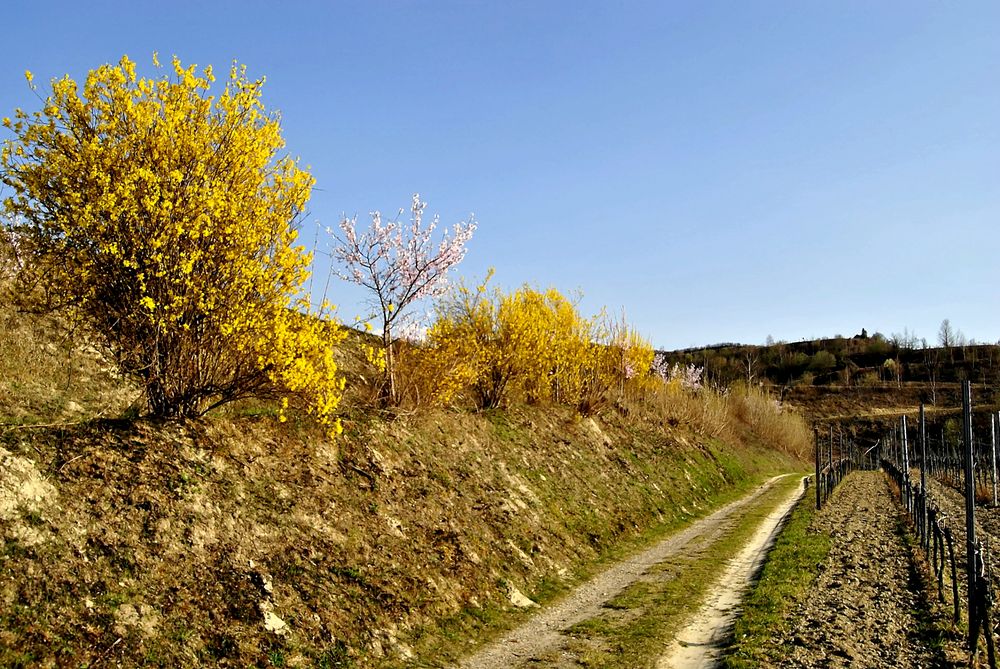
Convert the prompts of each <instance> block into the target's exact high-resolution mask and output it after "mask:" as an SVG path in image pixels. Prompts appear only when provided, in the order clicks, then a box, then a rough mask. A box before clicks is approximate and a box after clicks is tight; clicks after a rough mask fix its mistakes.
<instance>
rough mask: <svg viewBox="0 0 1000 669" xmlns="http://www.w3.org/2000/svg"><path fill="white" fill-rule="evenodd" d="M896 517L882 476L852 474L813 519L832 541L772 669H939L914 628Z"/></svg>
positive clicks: (917, 600)
mask: <svg viewBox="0 0 1000 669" xmlns="http://www.w3.org/2000/svg"><path fill="white" fill-rule="evenodd" d="M900 523H901V519H900V514H899V511H898V507H896V506H895V503H894V502H893V500H892V498H891V496H890V491H889V486H888V483H887V478H886V476H885V475H884V474H882V473H881V472H856V473H854V474H852V475H851V476H849V477H848V478H847V479H846V480H845V481H844V482H843V483H842V484H841V485H840V486H839V487H838V488H837V490H836V491H835V493H834V495H833V496H832V497H831V498H830V500H829V502H828V503H827V505H826V506H825V507H824V508H823V510H822V511H821V512H820V513H819V514H817V516H816V518H815V520H814V525H813V526H814V528H815V529H816V530H817V531H820V532H826V533H829V534H830V535H831V537H832V538H833V543H832V545H831V549H830V553H829V555H828V556H827V558H826V560H825V561H824V562H823V564H822V566H821V568H820V575H819V577H818V578H817V580H816V582H815V583H814V584H813V586H812V587H811V588H810V589H809V591H808V593H807V594H806V596H805V597H804V598H803V600H802V601H800V602H798V603H797V604H796V605H795V606H794V607H793V608H792V610H791V612H790V615H788V616H787V620H789V621H790V625H789V626H788V627H789V632H788V633H787V634H786V635H784V636H783V638H779V639H775V640H774V645H775V646H776V647H780V646H782V645H784V646H786V647H789V648H791V650H790V652H787V653H785V654H784V656H783V657H780V658H775V661H774V663H773V664H770V665H768V664H765V665H764V666H774V667H805V668H809V669H813V668H819V667H824V668H826V667H932V666H945V665H944V664H943V662H942V658H941V657H940V655H939V654H938V653H936V652H935V651H934V650H933V649H932V648H930V647H929V645H928V643H927V641H926V640H925V638H923V632H922V629H921V621H922V617H925V616H926V613H922V612H923V611H925V609H926V602H924V601H923V600H922V598H921V595H920V588H919V583H918V581H917V575H916V573H915V571H914V568H913V562H912V556H911V554H910V549H909V548H908V547H907V545H906V544H905V543H904V541H903V538H902V537H901V535H900V531H899V528H900Z"/></svg>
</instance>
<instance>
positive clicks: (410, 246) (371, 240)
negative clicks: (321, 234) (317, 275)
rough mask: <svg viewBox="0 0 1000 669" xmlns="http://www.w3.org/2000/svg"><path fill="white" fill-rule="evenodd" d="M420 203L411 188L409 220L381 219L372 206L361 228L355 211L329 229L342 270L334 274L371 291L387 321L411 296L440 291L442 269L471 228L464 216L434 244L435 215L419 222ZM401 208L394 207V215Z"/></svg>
mask: <svg viewBox="0 0 1000 669" xmlns="http://www.w3.org/2000/svg"><path fill="white" fill-rule="evenodd" d="M426 207H427V203H426V202H421V200H420V195H419V193H415V194H414V195H413V204H412V206H411V207H410V223H409V225H406V224H404V223H402V222H401V221H400V220H399V217H397V218H396V219H395V220H391V221H384V220H383V219H382V214H381V212H378V211H373V212H371V214H370V215H371V219H372V224H371V227H370V228H369V229H368V230H367V231H365V232H363V233H361V234H359V233H358V231H357V217H356V216H355V217H353V218H346V217H345V218H344V219H343V220H342V221H341V222H340V231H341V234H340V235H335V239H336V241H337V245H336V246H335V247H334V250H333V251H334V257H336V258H337V259H339V260H340V261H341V262H343V263H344V265H345V266H346V267H347V272H346V273H345V272H338V274H339V275H340V276H341V278H343V279H346V280H348V281H352V282H354V283H357V284H359V285H362V286H364V287H366V288H368V289H369V290H371V291H373V292H374V293H375V295H376V296H377V298H378V301H379V303H380V304H379V306H380V307H381V309H382V311H383V313H384V314H386V315H387V316H388V319H387V320H389V321H392V320H394V319H395V314H398V313H399V312H400V311H402V310H403V309H404V308H405V307H406V306H407V305H408V304H410V303H411V302H413V301H414V300H419V299H421V298H425V297H435V296H437V295H440V294H441V293H442V292H444V290H445V289H446V287H447V275H448V270H449V269H451V268H452V267H454V266H455V265H457V264H458V263H459V262H461V261H462V259H463V258H464V257H465V252H466V249H465V245H466V243H468V241H469V240H470V239H471V238H472V233H473V232H475V230H476V223H475V220H474V219H473V218H471V217H470V219H469V221H468V222H465V221H463V222H460V223H456V224H455V226H454V227H453V228H452V230H451V232H450V234H449V233H448V232H445V233H444V235H442V237H441V239H440V241H439V242H437V244H436V245H435V242H434V241H433V235H434V231H435V229H436V228H437V226H438V224H439V218H438V217H437V216H434V217H433V218H432V219H431V222H430V223H429V224H428V225H426V226H424V223H423V216H424V209H425V208H426ZM402 214H403V210H402V209H400V210H399V216H402ZM328 232H332V231H330V230H329V229H328Z"/></svg>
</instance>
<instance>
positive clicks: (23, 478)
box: [0, 319, 794, 667]
mask: <svg viewBox="0 0 1000 669" xmlns="http://www.w3.org/2000/svg"><path fill="white" fill-rule="evenodd" d="M5 322H6V323H7V327H8V330H7V334H8V335H11V333H13V334H14V335H16V336H14V337H11V336H8V337H7V340H6V341H0V346H6V348H5V349H4V351H5V352H7V351H10V352H11V353H10V354H9V355H5V357H4V359H3V361H2V364H3V365H4V375H3V376H2V377H0V423H2V424H3V426H0V449H2V450H0V538H2V544H0V666H45V665H55V666H96V665H99V664H106V663H112V664H120V665H121V666H142V665H146V666H169V667H175V666H201V665H208V664H219V665H230V666H247V665H255V666H296V665H298V666H331V667H332V666H359V667H361V666H383V667H384V666H397V665H410V666H412V665H414V664H415V665H418V666H440V665H444V664H446V663H447V661H448V660H449V659H450V658H454V657H457V656H459V655H461V654H463V653H464V652H467V651H468V650H469V649H470V648H471V647H472V646H473V645H474V644H476V643H478V642H480V641H482V640H483V639H485V638H488V637H489V636H490V635H492V634H495V633H496V632H497V631H499V630H500V629H502V628H503V627H505V626H509V625H510V624H512V623H513V622H516V620H517V619H519V618H520V617H523V616H524V615H526V614H525V613H524V612H523V611H520V610H518V609H517V608H516V607H514V606H513V605H512V604H511V603H510V601H509V599H508V594H509V592H510V590H511V588H516V589H518V590H519V591H521V592H523V593H524V594H526V595H528V596H530V597H533V598H535V599H537V600H546V599H551V598H552V597H556V596H558V594H559V593H561V592H564V591H565V590H566V589H567V588H569V587H570V586H571V585H572V584H573V583H575V582H577V581H578V580H579V579H581V578H583V577H585V576H586V575H587V574H589V573H592V572H593V570H594V569H595V568H596V566H595V565H597V564H599V563H600V561H601V560H605V561H607V560H610V559H613V558H615V557H616V556H620V555H622V554H623V553H624V552H627V551H628V550H631V549H634V548H636V547H638V546H639V545H641V544H643V543H648V542H649V541H650V540H652V539H653V538H655V537H656V536H658V535H660V534H662V533H663V532H665V531H667V530H669V529H671V528H676V527H679V526H680V525H682V524H684V523H686V522H688V521H690V519H691V518H692V517H694V516H695V515H699V514H701V513H704V512H705V511H707V510H708V509H709V508H710V507H711V506H713V505H715V504H718V503H721V502H723V501H726V500H728V499H731V498H733V497H734V496H735V495H737V494H738V493H739V491H741V490H743V489H746V488H748V487H749V486H750V485H752V484H754V483H756V482H757V481H759V480H761V479H763V478H765V477H766V476H768V475H770V474H771V473H773V472H775V471H778V470H787V469H789V468H792V467H794V465H793V464H792V463H790V462H789V461H788V460H787V458H785V457H784V456H781V455H779V454H777V453H776V452H775V451H773V450H770V449H767V448H764V447H762V446H761V445H760V444H759V443H758V438H757V437H756V436H755V435H753V434H751V433H750V431H749V430H748V428H746V427H745V425H743V424H742V423H740V422H739V421H735V423H736V424H731V425H729V427H728V429H727V430H726V434H727V435H728V436H727V443H723V442H721V441H719V440H717V439H711V438H708V437H704V436H699V433H698V431H696V430H694V429H693V428H691V427H690V426H689V424H687V423H685V422H684V421H677V420H673V419H671V420H656V419H654V418H652V417H649V416H647V417H645V418H643V417H639V416H638V415H637V414H636V413H633V414H632V415H631V416H629V417H625V416H622V415H620V414H618V413H614V412H612V413H609V414H608V415H606V416H604V417H603V418H600V419H596V420H595V419H581V418H579V417H577V416H576V415H575V414H574V413H573V412H571V411H568V410H565V409H560V408H550V409H537V408H515V409H513V410H510V411H507V412H494V413H485V414H465V413H458V412H443V411H441V412H422V413H418V414H415V415H412V416H404V417H399V418H397V419H396V420H394V421H391V422H386V421H381V420H376V419H374V418H364V419H359V420H355V421H353V422H349V423H348V425H347V428H348V429H347V433H346V434H345V436H344V438H342V439H340V440H338V441H337V442H335V443H334V442H330V441H329V440H328V439H327V438H326V437H324V436H323V435H322V434H321V433H319V432H318V431H316V430H315V429H314V428H311V427H309V426H308V425H307V424H305V423H303V424H297V423H296V422H295V421H294V420H293V421H289V423H285V424H280V423H278V422H277V421H276V420H275V419H274V417H273V416H270V415H263V416H248V415H239V414H230V415H218V416H215V417H212V418H210V419H206V420H203V421H198V422H189V423H185V424H177V423H163V424H160V423H155V422H149V421H122V420H108V419H102V418H98V417H97V416H99V415H100V414H102V413H103V414H111V415H115V414H116V413H117V414H120V412H121V411H122V410H124V408H125V407H127V405H128V402H129V401H130V399H129V398H130V397H131V396H133V394H130V393H129V391H128V389H127V388H123V387H122V384H121V383H120V382H119V381H116V380H115V379H114V378H113V376H112V375H110V374H109V373H108V372H107V371H106V370H105V369H103V368H102V366H101V361H100V360H99V359H98V358H97V357H96V356H95V355H94V354H93V353H92V352H84V353H82V354H81V352H80V351H79V350H77V351H75V352H74V354H73V355H72V356H70V357H68V358H65V355H67V354H68V353H69V352H70V349H71V347H69V346H68V345H67V348H66V350H65V351H64V350H61V349H58V347H57V348H56V350H54V351H53V352H51V355H52V360H51V361H50V362H51V364H49V363H45V364H44V365H41V366H39V364H37V363H34V362H30V361H29V360H28V358H30V357H31V356H33V355H34V350H35V349H36V348H37V347H38V346H42V347H45V346H46V342H45V335H46V331H45V328H44V327H42V329H41V330H32V329H31V326H30V325H29V324H28V323H27V321H22V320H12V319H8V320H6V321H5ZM15 340H16V341H19V342H23V343H24V344H23V345H19V346H15V345H14V343H15ZM27 342H32V343H33V346H34V347H35V348H32V346H29V345H28V344H27ZM22 349H23V350H22ZM19 356H20V357H19ZM60 356H64V357H63V358H61V357H60ZM67 369H74V370H75V372H74V375H73V376H72V377H71V378H70V377H67V380H65V381H62V380H60V374H61V373H62V372H64V371H65V370H67ZM108 407H112V408H111V409H109V408H108ZM24 423H35V424H42V425H36V426H34V427H25V426H24V425H21V424H24ZM45 424H50V426H49V427H45V426H44V425H45ZM51 424H56V425H51ZM702 432H703V430H702ZM269 627H270V629H269ZM407 658H409V659H407Z"/></svg>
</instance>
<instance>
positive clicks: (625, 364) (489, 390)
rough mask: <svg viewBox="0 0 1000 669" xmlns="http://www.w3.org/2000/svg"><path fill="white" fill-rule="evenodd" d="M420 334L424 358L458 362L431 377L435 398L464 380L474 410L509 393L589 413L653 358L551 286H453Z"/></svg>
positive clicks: (643, 372) (617, 327)
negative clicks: (423, 340)
mask: <svg viewBox="0 0 1000 669" xmlns="http://www.w3.org/2000/svg"><path fill="white" fill-rule="evenodd" d="M488 280H489V277H487V281H488ZM427 339H428V341H427V345H428V347H429V353H428V355H430V356H436V357H437V358H440V359H446V360H461V361H463V365H462V366H461V368H453V369H452V371H451V373H450V374H447V375H441V376H440V377H439V379H440V380H439V381H438V387H439V388H440V392H441V395H442V396H444V397H451V396H452V395H454V394H455V393H456V392H458V386H460V385H464V384H468V385H469V386H470V387H471V390H472V394H473V396H474V398H475V401H476V404H477V405H478V406H479V407H481V408H492V407H497V406H500V405H501V404H503V403H504V401H506V400H507V399H508V398H509V397H510V396H511V395H512V394H514V393H517V394H519V395H520V396H521V397H523V399H524V400H526V401H528V402H530V403H543V402H548V401H553V402H558V403H561V404H569V405H572V406H575V407H577V408H578V409H579V410H580V411H581V412H583V413H585V414H587V413H591V412H593V411H595V410H597V409H598V408H600V406H602V405H604V404H605V403H607V401H608V400H610V399H613V397H617V396H621V395H622V394H624V392H625V388H626V385H627V384H630V383H634V382H638V381H639V380H641V379H643V378H645V377H648V376H649V369H650V365H651V363H652V360H653V350H652V347H651V346H650V345H649V343H648V342H646V341H645V340H643V339H642V338H641V337H640V336H638V335H637V334H636V333H635V332H634V331H632V330H630V329H629V328H627V327H626V326H625V325H624V324H623V323H622V324H616V323H608V322H607V321H606V320H605V319H604V318H603V317H597V318H585V317H583V316H582V315H581V314H580V312H579V309H578V308H577V306H576V303H575V302H573V301H572V300H570V299H568V298H567V297H565V296H564V295H563V294H562V293H560V292H559V291H558V290H555V289H553V288H550V289H548V290H545V291H539V290H536V289H534V288H531V287H530V286H524V287H522V288H520V289H518V290H516V291H514V292H513V293H509V294H505V293H503V292H501V291H499V290H493V291H487V290H486V284H485V282H484V284H483V285H481V286H479V287H478V288H477V289H475V290H471V289H469V288H467V287H466V286H464V285H460V286H459V287H458V288H457V290H455V291H454V292H453V293H452V294H451V296H449V297H448V298H446V299H444V300H442V301H441V302H439V304H438V310H437V318H436V320H435V322H434V323H433V325H432V326H431V328H430V330H429V331H428V338H427Z"/></svg>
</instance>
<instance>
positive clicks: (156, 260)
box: [0, 55, 343, 428]
mask: <svg viewBox="0 0 1000 669" xmlns="http://www.w3.org/2000/svg"><path fill="white" fill-rule="evenodd" d="M154 65H156V66H157V67H159V63H158V62H156V58H155V55H154ZM172 69H173V76H169V75H166V76H162V77H160V78H157V79H147V78H142V77H137V76H136V70H135V63H133V62H132V61H130V60H129V59H128V58H127V57H124V58H122V59H121V61H120V62H119V63H118V64H117V65H103V66H101V67H99V68H97V69H96V70H92V71H91V72H90V73H89V74H88V76H87V78H86V81H85V82H84V84H83V87H82V90H81V89H80V87H79V86H78V84H77V83H76V82H75V81H74V80H72V79H71V78H69V77H68V76H66V77H64V78H62V79H58V80H53V81H52V92H51V94H50V95H48V97H47V98H46V99H45V100H44V106H43V108H42V109H41V110H40V111H37V112H34V113H30V114H29V113H27V112H25V111H23V110H21V109H18V110H16V112H15V114H14V118H13V119H10V118H5V119H3V125H4V126H5V127H6V128H7V129H8V130H10V131H11V132H12V133H13V135H14V137H13V139H7V140H6V141H5V142H4V144H3V147H2V149H0V165H2V168H3V171H2V173H0V181H2V183H4V184H6V185H7V186H8V187H10V190H11V191H12V193H13V194H12V195H10V196H9V197H7V198H6V199H5V200H4V201H3V207H4V210H5V212H6V214H7V216H8V218H9V220H10V221H13V222H14V223H12V224H11V226H12V227H13V228H15V229H16V231H17V235H18V239H19V240H20V241H21V242H22V243H23V248H22V249H21V251H22V254H23V257H24V258H25V262H24V263H23V266H22V267H21V269H20V271H19V273H18V276H17V286H18V298H19V299H20V300H21V301H22V302H23V303H24V304H26V305H27V306H31V307H34V308H45V309H50V308H51V309H60V308H64V309H68V310H69V311H70V313H71V314H72V315H73V316H74V318H76V319H77V321H78V322H79V323H82V324H83V325H85V326H86V327H87V328H88V329H89V331H90V332H92V333H93V335H94V336H95V339H96V341H97V342H98V343H100V344H102V345H103V346H104V348H105V349H106V350H107V351H108V352H109V353H110V355H111V356H112V357H113V358H114V360H115V361H116V362H117V363H118V365H119V367H120V369H121V370H122V371H123V372H124V373H126V374H128V375H129V376H131V377H132V378H134V379H135V380H136V381H138V382H139V383H140V384H141V385H142V387H143V388H144V389H145V393H146V398H147V400H148V405H149V409H150V411H151V413H152V414H154V415H159V416H174V415H196V414H200V413H203V412H204V411H207V410H208V409H210V408H212V407H214V406H217V405H219V404H222V403H224V402H228V401H232V400H235V399H239V398H243V397H248V396H267V395H274V394H276V393H279V392H282V391H291V392H292V393H293V394H294V395H296V396H302V397H305V398H307V399H308V407H309V409H310V411H311V412H312V413H313V414H314V415H315V416H316V417H317V418H318V419H319V420H320V421H321V422H325V423H328V424H330V425H332V426H333V427H334V428H337V427H338V424H337V422H336V419H335V417H334V410H335V409H336V407H337V403H338V401H339V399H340V397H341V394H342V390H343V382H342V381H341V380H340V379H339V378H338V376H337V374H336V365H335V364H334V361H333V351H332V350H331V346H332V345H333V343H334V342H336V341H337V340H339V339H340V338H342V336H343V335H342V334H341V330H340V328H339V327H338V326H336V324H333V323H331V322H329V321H324V320H323V319H322V318H315V317H311V316H306V315H304V314H303V311H304V310H305V309H306V308H307V305H306V304H305V302H304V301H303V300H302V299H301V298H297V297H296V296H297V295H300V294H301V293H300V288H301V286H302V285H303V282H304V281H305V279H306V278H307V277H308V274H309V270H308V268H309V265H310V263H311V254H309V253H307V252H306V251H305V249H304V248H303V247H302V246H299V245H296V239H297V230H296V222H297V220H298V218H299V216H300V214H301V212H302V211H303V208H304V206H305V204H306V201H307V200H308V198H309V195H310V191H311V188H312V185H313V178H312V177H311V176H310V175H309V173H308V172H306V171H305V170H303V169H301V168H300V167H299V165H298V163H297V161H296V160H294V159H292V158H290V157H287V156H279V152H280V151H281V150H282V149H283V148H284V141H283V139H282V138H281V133H280V125H279V118H278V116H277V115H276V114H273V113H268V112H267V111H266V110H265V108H264V106H263V104H262V102H261V88H262V86H263V83H264V80H263V79H260V80H256V81H253V80H250V79H248V78H247V75H246V68H245V67H239V66H237V65H236V64H234V65H233V67H232V69H231V70H230V72H229V77H228V80H227V81H226V82H225V85H224V87H223V89H222V90H221V91H218V92H214V93H213V91H212V89H213V83H214V81H215V77H214V75H213V72H212V68H211V67H206V68H204V70H202V71H200V72H198V71H196V69H195V66H193V65H192V66H189V67H184V66H183V65H182V64H181V63H180V61H179V60H177V59H176V58H174V60H173V68H172ZM27 76H28V83H29V85H32V83H31V75H30V73H28V75H27ZM32 88H34V86H33V85H32Z"/></svg>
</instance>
